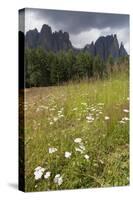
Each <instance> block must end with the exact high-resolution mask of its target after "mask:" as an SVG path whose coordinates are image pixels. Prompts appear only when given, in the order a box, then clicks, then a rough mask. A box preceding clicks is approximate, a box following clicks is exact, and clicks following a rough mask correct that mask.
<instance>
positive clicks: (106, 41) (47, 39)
mask: <svg viewBox="0 0 133 200" xmlns="http://www.w3.org/2000/svg"><path fill="white" fill-rule="evenodd" d="M25 45H26V48H37V47H41V48H42V49H44V50H46V51H53V52H59V51H67V50H70V49H71V50H73V51H75V52H80V51H83V52H88V53H90V54H91V55H92V56H96V55H99V56H100V57H101V58H102V59H103V60H106V59H107V58H108V57H109V56H110V55H111V56H112V57H113V58H114V59H115V58H118V57H122V56H127V55H128V53H127V51H126V49H125V47H124V45H123V43H122V42H121V45H119V42H118V39H117V35H116V34H114V35H113V34H111V35H107V36H100V37H99V38H98V39H97V40H96V41H95V42H93V41H92V42H91V43H90V44H86V45H85V46H84V47H83V48H76V47H74V46H73V45H72V42H71V41H70V38H69V33H68V32H63V31H62V30H59V31H55V32H52V28H51V27H50V26H49V25H47V24H44V25H43V26H42V28H41V31H40V32H38V30H37V29H36V28H35V29H33V30H29V31H27V32H26V35H25Z"/></svg>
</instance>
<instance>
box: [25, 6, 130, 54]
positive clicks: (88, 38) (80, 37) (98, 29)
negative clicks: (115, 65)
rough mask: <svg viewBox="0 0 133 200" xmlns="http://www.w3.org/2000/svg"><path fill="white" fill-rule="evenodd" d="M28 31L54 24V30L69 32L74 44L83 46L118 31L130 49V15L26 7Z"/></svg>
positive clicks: (121, 40)
mask: <svg viewBox="0 0 133 200" xmlns="http://www.w3.org/2000/svg"><path fill="white" fill-rule="evenodd" d="M25 19H26V20H25V31H28V30H32V29H34V28H37V29H38V31H40V30H41V27H42V25H43V24H48V25H49V26H51V28H52V31H53V32H54V31H59V30H62V31H66V32H68V33H69V36H70V40H71V42H72V45H73V46H74V47H77V48H83V47H84V46H85V45H86V44H90V43H91V42H92V41H94V42H95V41H96V40H97V39H98V37H100V36H106V35H110V34H117V38H118V41H119V43H121V42H123V44H124V46H125V49H126V50H127V52H128V53H129V15H126V14H107V13H92V12H78V11H76V12H75V11H64V10H45V9H29V8H28V9H26V13H25Z"/></svg>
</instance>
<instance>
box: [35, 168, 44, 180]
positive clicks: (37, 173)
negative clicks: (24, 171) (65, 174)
mask: <svg viewBox="0 0 133 200" xmlns="http://www.w3.org/2000/svg"><path fill="white" fill-rule="evenodd" d="M45 170H46V169H44V168H42V167H40V166H38V167H36V168H35V171H34V175H35V180H39V179H41V177H42V175H43V173H44V171H45Z"/></svg>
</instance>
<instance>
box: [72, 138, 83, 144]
mask: <svg viewBox="0 0 133 200" xmlns="http://www.w3.org/2000/svg"><path fill="white" fill-rule="evenodd" d="M74 142H75V143H81V142H82V139H81V138H75V140H74Z"/></svg>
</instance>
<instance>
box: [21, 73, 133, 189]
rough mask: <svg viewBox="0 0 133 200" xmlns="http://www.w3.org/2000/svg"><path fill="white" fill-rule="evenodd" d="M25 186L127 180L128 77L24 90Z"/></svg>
mask: <svg viewBox="0 0 133 200" xmlns="http://www.w3.org/2000/svg"><path fill="white" fill-rule="evenodd" d="M24 109H25V127H24V134H25V141H24V145H25V191H27V192H28V191H47V190H57V189H60V190H61V189H77V188H92V187H111V186H124V185H128V184H129V77H128V73H126V72H125V73H124V72H119V73H116V74H112V75H110V77H108V79H103V80H89V81H87V80H82V81H80V82H69V83H67V84H65V85H62V86H51V87H38V88H36V87H34V88H29V89H25V104H24Z"/></svg>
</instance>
